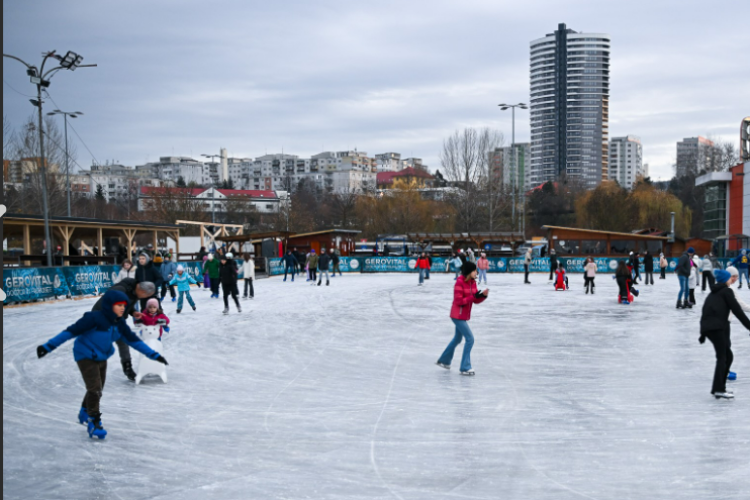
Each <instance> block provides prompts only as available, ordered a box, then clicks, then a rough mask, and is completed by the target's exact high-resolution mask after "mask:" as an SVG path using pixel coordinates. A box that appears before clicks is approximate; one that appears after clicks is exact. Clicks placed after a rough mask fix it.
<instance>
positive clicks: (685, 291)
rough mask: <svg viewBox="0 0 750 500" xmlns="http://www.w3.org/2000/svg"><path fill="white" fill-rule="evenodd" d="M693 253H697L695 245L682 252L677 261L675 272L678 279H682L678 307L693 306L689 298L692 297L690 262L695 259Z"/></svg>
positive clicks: (688, 307)
mask: <svg viewBox="0 0 750 500" xmlns="http://www.w3.org/2000/svg"><path fill="white" fill-rule="evenodd" d="M693 255H695V250H694V249H693V247H690V248H688V250H687V252H685V253H684V254H682V257H680V260H678V261H677V267H676V268H675V273H677V279H678V280H679V281H680V294H679V295H678V296H677V309H686V308H687V309H690V308H692V307H693V306H692V305H691V304H690V301H689V300H688V299H689V298H690V290H689V280H690V271H691V267H690V263H691V262H692V260H693ZM683 300H684V302H683Z"/></svg>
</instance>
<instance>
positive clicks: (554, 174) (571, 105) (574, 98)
mask: <svg viewBox="0 0 750 500" xmlns="http://www.w3.org/2000/svg"><path fill="white" fill-rule="evenodd" d="M609 47H610V37H609V35H605V34H601V33H596V34H594V33H577V32H575V31H573V30H570V29H567V28H566V26H565V25H564V24H560V25H559V26H558V29H557V31H555V32H554V33H551V34H549V35H547V36H546V37H544V38H540V39H538V40H534V41H533V42H531V99H530V103H531V166H530V172H529V176H528V178H529V184H530V186H529V187H533V186H536V185H538V184H541V183H543V182H546V181H554V180H557V179H559V178H560V177H561V176H562V175H563V174H564V175H567V176H568V177H577V178H580V179H581V180H582V181H583V182H584V183H585V185H586V186H587V187H590V188H593V187H596V186H598V185H599V184H600V183H601V181H602V180H603V179H607V177H608V162H609V152H608V148H609V146H608V136H609Z"/></svg>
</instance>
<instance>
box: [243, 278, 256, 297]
mask: <svg viewBox="0 0 750 500" xmlns="http://www.w3.org/2000/svg"><path fill="white" fill-rule="evenodd" d="M248 290H250V297H255V290H254V289H253V279H252V278H245V297H247V296H248V294H247V292H248Z"/></svg>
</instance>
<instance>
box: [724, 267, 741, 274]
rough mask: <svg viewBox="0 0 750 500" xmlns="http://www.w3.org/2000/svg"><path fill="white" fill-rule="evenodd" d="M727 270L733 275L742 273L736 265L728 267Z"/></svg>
mask: <svg viewBox="0 0 750 500" xmlns="http://www.w3.org/2000/svg"><path fill="white" fill-rule="evenodd" d="M727 272H728V273H729V274H730V275H731V276H739V275H740V272H739V271H738V270H737V268H736V267H734V266H729V267H728V268H727Z"/></svg>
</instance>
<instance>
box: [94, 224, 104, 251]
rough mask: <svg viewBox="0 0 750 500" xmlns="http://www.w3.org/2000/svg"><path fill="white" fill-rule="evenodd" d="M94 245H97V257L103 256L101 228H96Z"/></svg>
mask: <svg viewBox="0 0 750 500" xmlns="http://www.w3.org/2000/svg"><path fill="white" fill-rule="evenodd" d="M96 245H97V246H98V247H99V252H98V253H99V257H103V256H104V235H103V231H102V228H98V229H97V230H96Z"/></svg>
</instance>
